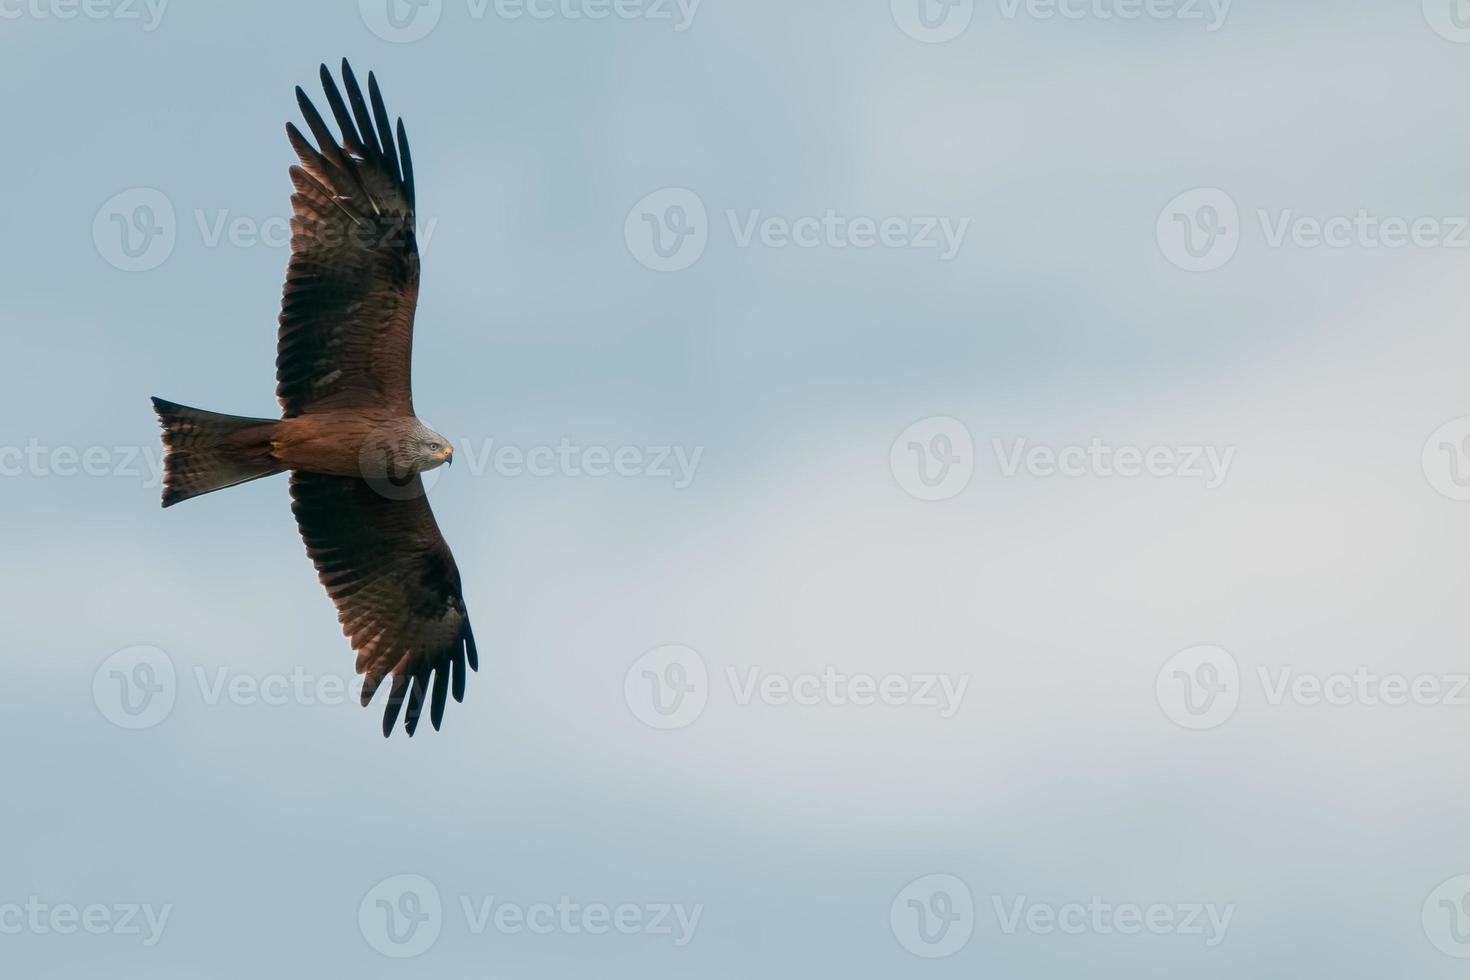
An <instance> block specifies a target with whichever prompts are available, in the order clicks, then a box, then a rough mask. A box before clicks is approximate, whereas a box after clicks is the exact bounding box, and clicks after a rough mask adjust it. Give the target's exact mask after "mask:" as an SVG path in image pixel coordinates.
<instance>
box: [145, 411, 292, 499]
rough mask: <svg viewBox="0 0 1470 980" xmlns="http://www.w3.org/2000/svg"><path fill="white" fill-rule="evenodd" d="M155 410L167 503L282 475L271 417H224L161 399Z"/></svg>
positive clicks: (274, 425) (164, 494)
mask: <svg viewBox="0 0 1470 980" xmlns="http://www.w3.org/2000/svg"><path fill="white" fill-rule="evenodd" d="M153 409H154V411H156V412H158V421H159V423H160V424H161V425H162V426H163V447H164V450H165V454H164V457H163V506H165V507H172V506H173V505H174V504H176V503H178V502H179V501H181V500H188V499H189V498H190V497H197V496H199V495H200V494H205V493H211V492H213V491H215V490H223V489H224V488H225V487H233V486H235V485H236V484H239V483H248V482H249V481H251V480H258V479H260V478H261V477H263V476H270V475H272V474H274V473H280V472H281V471H282V470H283V469H284V467H282V466H281V465H280V463H279V462H278V461H277V460H276V458H275V456H274V455H273V454H272V452H271V435H272V434H273V433H274V432H275V428H276V423H275V421H274V420H272V419H247V418H241V417H240V416H238V415H220V414H218V413H216V412H206V411H203V410H202V409H198V408H189V407H187V406H185V405H175V404H174V403H173V402H166V401H164V400H163V399H162V398H155V399H153Z"/></svg>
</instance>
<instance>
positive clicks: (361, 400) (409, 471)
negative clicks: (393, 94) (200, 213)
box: [153, 60, 479, 736]
mask: <svg viewBox="0 0 1470 980" xmlns="http://www.w3.org/2000/svg"><path fill="white" fill-rule="evenodd" d="M321 79H322V88H323V89H324V90H325V91H326V96H327V102H328V104H329V105H330V106H331V109H332V115H333V116H334V117H335V118H336V120H337V126H338V128H339V129H340V130H341V132H342V140H341V143H340V144H339V143H338V142H337V140H336V138H335V137H334V136H333V134H332V131H331V130H330V129H329V128H328V127H327V124H326V122H325V121H323V119H322V117H321V114H320V113H318V112H317V110H316V107H315V106H313V105H312V104H311V100H310V99H308V98H307V96H306V93H305V92H303V91H302V90H301V89H300V88H297V89H296V101H297V102H298V103H299V104H300V106H301V112H302V115H303V116H304V117H305V118H306V124H307V127H308V128H309V129H310V130H311V133H312V136H313V137H314V138H315V140H316V145H315V146H313V145H312V144H311V143H310V142H308V141H307V139H306V138H305V137H304V136H302V134H301V131H300V130H298V129H297V128H296V127H295V126H294V125H291V124H287V126H286V134H287V136H288V137H289V138H290V140H291V146H292V147H293V148H294V149H295V150H296V155H297V156H298V157H299V158H300V160H301V165H300V166H298V167H292V168H291V183H292V185H293V186H294V187H295V188H296V193H295V194H293V195H292V196H291V208H292V211H293V216H292V218H291V234H292V237H291V261H290V265H289V266H288V267H287V270H286V287H285V295H284V297H283V299H282V302H281V317H280V325H281V326H280V331H279V333H278V335H277V353H276V396H277V398H279V399H280V402H281V418H280V420H279V421H277V420H273V419H254V418H241V417H238V416H234V415H219V414H216V413H214V412H205V411H201V410H199V409H197V408H187V407H185V406H183V405H175V404H173V403H172V402H166V401H164V400H163V399H161V398H155V399H153V407H154V409H155V410H156V411H157V412H158V419H159V422H160V423H161V424H162V425H163V443H164V448H165V450H166V455H165V458H164V490H163V506H165V507H170V506H172V505H174V504H176V503H178V502H180V501H182V500H188V499H189V498H191V497H197V496H199V495H200V494H205V493H210V492H212V491H214V490H222V489H224V488H225V487H232V486H235V485H236V484H240V483H246V482H248V481H250V480H258V479H260V478H261V477H265V476H271V475H273V474H276V473H281V472H284V471H286V470H289V471H290V472H291V501H292V503H291V510H292V512H293V513H294V514H295V515H296V523H297V525H298V526H299V527H300V529H301V537H302V538H303V539H304V540H305V542H306V551H307V554H309V555H310V556H311V560H312V561H313V562H314V563H315V564H316V570H317V575H318V577H319V578H320V579H321V582H322V585H324V586H326V589H327V594H328V595H329V596H331V599H332V602H333V603H335V604H336V607H337V618H338V620H339V621H340V622H341V623H342V630H343V632H344V633H345V634H346V635H347V636H348V637H349V638H350V639H351V641H352V648H353V649H354V650H356V651H357V672H358V673H359V674H363V675H365V681H364V686H363V691H362V703H363V705H364V706H366V705H367V704H368V703H369V702H370V701H371V700H372V698H373V695H374V694H375V693H377V690H378V688H379V687H380V686H381V685H382V683H383V682H384V681H385V680H386V679H387V678H388V677H390V676H391V677H392V678H393V683H392V686H391V688H390V691H389V697H388V703H387V706H386V708H385V710H384V712H383V734H384V735H385V736H386V735H388V734H390V733H391V732H392V730H393V726H394V724H395V723H396V722H397V720H398V715H399V712H400V710H401V709H402V708H403V706H404V705H405V703H406V704H407V712H406V713H405V714H404V729H405V730H406V731H407V732H408V734H409V735H410V736H411V735H413V733H414V731H415V730H416V729H417V728H418V723H419V716H420V714H421V713H422V712H423V708H424V702H425V700H429V702H430V709H429V719H430V721H431V722H432V723H433V725H434V728H435V729H438V728H439V725H440V723H441V722H442V720H443V718H444V705H445V701H446V698H447V696H448V694H450V693H451V691H452V693H453V695H454V700H456V701H463V700H464V683H465V665H466V663H468V665H469V668H470V669H471V670H478V669H479V658H478V655H477V654H476V651H475V638H474V634H473V633H472V632H471V631H470V620H469V615H468V613H467V612H466V610H465V603H464V594H463V592H462V591H461V586H460V577H459V568H458V566H456V565H455V563H454V556H453V555H452V554H450V551H449V545H448V544H446V543H445V541H444V537H443V535H442V534H440V533H439V526H438V524H436V523H435V521H434V514H433V512H432V511H431V510H430V509H429V503H428V501H427V500H426V499H425V497H424V484H423V480H422V477H421V474H422V473H424V472H425V471H427V470H431V469H434V468H435V467H437V466H440V465H441V464H444V463H449V462H452V461H453V459H454V450H453V449H452V448H451V447H450V445H449V440H447V439H445V438H444V437H443V436H441V435H439V434H438V433H436V432H434V431H433V430H432V429H430V428H429V427H428V426H426V425H424V424H423V423H422V422H420V421H419V420H418V418H417V417H416V416H415V415H414V411H413V396H412V392H411V390H410V383H409V363H410V355H411V354H412V350H413V319H414V307H415V305H416V303H417V300H418V292H419V252H418V244H417V241H416V239H415V235H414V186H413V160H412V158H411V157H410V156H409V152H408V138H407V135H406V134H405V132H404V129H403V120H402V119H400V120H398V128H397V140H396V145H395V140H394V131H393V129H392V128H391V127H390V125H389V122H388V113H387V110H386V109H385V108H384V106H383V96H382V93H381V92H380V91H379V90H378V81H377V79H376V78H375V77H374V76H373V75H372V74H371V73H370V74H369V75H368V97H369V99H370V100H371V110H370V109H369V102H368V100H366V99H364V98H363V93H362V89H361V88H360V87H359V86H358V84H357V79H356V77H355V76H354V75H353V73H352V69H351V67H349V66H348V64H347V62H346V61H345V60H344V61H343V62H342V81H343V83H344V85H345V87H346V90H347V99H346V100H345V101H344V100H343V98H342V94H341V92H339V91H338V89H337V85H336V83H335V82H334V81H333V79H332V74H331V72H329V71H328V70H327V67H326V66H325V65H323V66H322V69H321ZM349 106H350V108H349ZM431 690H432V698H431V695H430V692H431Z"/></svg>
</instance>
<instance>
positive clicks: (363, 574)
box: [291, 471, 479, 735]
mask: <svg viewBox="0 0 1470 980" xmlns="http://www.w3.org/2000/svg"><path fill="white" fill-rule="evenodd" d="M291 501H292V502H291V510H292V512H293V513H294V514H295V515H296V523H297V525H298V526H300V528H301V537H302V538H303V539H304V540H305V541H306V550H307V553H308V554H310V555H311V560H312V561H313V562H314V563H315V564H316V570H317V574H318V576H319V577H320V578H321V581H322V584H323V585H324V586H326V588H327V594H328V595H330V596H331V597H332V602H333V603H335V604H336V606H337V618H338V619H339V620H340V621H341V623H342V631H343V632H344V633H346V634H347V636H348V637H350V638H351V640H352V648H353V649H354V650H356V651H357V672H358V673H359V674H365V675H366V686H365V687H364V688H363V692H362V703H363V705H364V706H366V705H367V704H368V702H369V701H371V700H372V698H373V695H374V694H375V693H376V692H377V690H378V688H379V686H381V685H382V683H383V681H384V680H385V679H386V678H387V677H388V676H389V675H390V674H391V675H392V677H393V686H392V689H391V693H390V695H389V699H388V704H387V707H386V708H385V710H384V712H383V734H384V735H388V734H389V733H391V732H392V730H393V725H394V724H395V723H396V722H397V720H398V714H399V711H400V709H401V708H402V707H403V705H404V704H405V703H407V705H408V710H407V713H406V714H405V715H404V728H405V730H406V731H407V732H408V734H409V735H412V734H413V733H414V731H415V729H417V728H418V723H419V716H420V714H421V713H422V712H423V709H424V702H425V700H426V698H427V697H429V694H430V691H431V689H432V700H431V701H430V712H429V718H430V720H431V721H432V722H433V725H434V728H435V729H437V728H438V727H439V724H440V722H441V721H442V720H443V718H444V705H445V698H446V695H447V694H449V693H451V691H452V693H453V695H454V700H456V701H463V700H464V682H465V665H466V664H468V665H469V668H470V669H471V670H478V669H479V657H478V655H477V654H476V652H475V637H474V634H473V633H472V632H471V631H470V620H469V615H468V613H467V612H466V610H465V604H464V595H463V593H462V591H461V589H460V579H459V568H458V566H456V565H455V563H454V556H453V555H452V554H450V552H449V545H448V544H446V543H445V541H444V536H443V535H442V534H440V533H439V525H438V524H437V523H435V521H434V514H433V511H431V510H430V509H429V502H428V500H427V499H426V498H425V497H424V487H423V482H422V481H421V480H420V479H419V478H418V477H414V480H413V483H412V484H411V485H409V486H408V487H405V488H403V497H402V499H398V495H397V494H395V495H394V497H393V498H390V497H388V496H385V495H384V494H383V493H382V492H380V490H378V489H375V488H374V487H373V486H372V484H370V483H368V482H367V481H366V480H359V479H357V478H355V477H344V476H323V475H320V474H316V473H304V472H300V471H297V472H295V473H293V474H292V475H291Z"/></svg>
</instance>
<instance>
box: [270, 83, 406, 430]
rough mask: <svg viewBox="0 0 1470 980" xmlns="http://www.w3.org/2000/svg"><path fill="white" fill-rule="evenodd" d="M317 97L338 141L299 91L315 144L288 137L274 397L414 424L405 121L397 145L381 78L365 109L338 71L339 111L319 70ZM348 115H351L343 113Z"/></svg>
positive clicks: (302, 406)
mask: <svg viewBox="0 0 1470 980" xmlns="http://www.w3.org/2000/svg"><path fill="white" fill-rule="evenodd" d="M321 75H322V88H323V89H325V91H326V95H327V102H328V103H329V104H330V106H331V109H332V115H333V116H334V117H336V120H337V126H338V128H340V129H341V131H342V142H341V144H340V145H339V144H338V143H337V140H336V139H335V138H334V137H333V135H332V131H331V130H330V129H328V128H327V124H326V122H324V121H323V119H322V117H321V114H320V113H318V112H317V110H316V107H315V106H313V105H312V104H311V100H310V99H308V98H307V97H306V93H305V92H303V91H302V90H301V89H300V88H297V89H296V101H297V102H298V103H300V105H301V112H302V115H303V116H305V118H306V124H307V127H308V128H309V129H310V130H311V133H312V136H314V137H315V138H316V146H312V145H311V143H309V142H308V141H307V139H306V137H304V136H303V135H302V134H301V131H300V130H299V129H297V128H296V127H295V125H293V124H287V126H286V133H287V135H288V136H289V137H290V139H291V145H292V146H293V147H294V148H295V150H296V155H297V156H298V157H300V158H301V166H299V167H292V168H291V183H292V184H293V185H294V186H295V188H296V193H295V194H293V195H291V207H292V211H293V215H292V218H291V263H290V266H289V267H288V268H287V271H286V286H285V295H284V296H283V298H282V301H281V329H280V333H279V336H278V343H277V353H276V395H277V397H279V398H280V400H281V410H282V412H283V413H284V414H285V415H286V416H287V417H291V416H295V415H301V414H303V413H305V412H307V411H310V410H312V409H316V408H354V407H362V406H366V405H373V406H377V407H383V408H389V409H392V410H396V411H399V412H402V413H403V414H404V415H412V414H413V395H412V392H411V390H410V387H409V362H410V358H411V355H412V350H413V315H414V308H415V306H416V304H417V302H418V292H419V251H418V242H417V240H416V238H415V235H414V190H413V160H412V158H411V157H410V156H409V152H408V137H407V135H406V134H405V132H404V129H403V120H402V119H400V120H398V130H397V146H396V147H395V146H394V132H393V130H392V129H391V128H390V124H389V122H388V112H387V110H386V109H385V108H384V107H383V96H382V93H381V92H379V90H378V82H377V79H376V78H374V77H373V76H372V75H371V74H369V75H368V94H369V98H370V99H371V100H372V107H371V109H369V107H368V103H367V101H365V100H364V99H363V95H362V89H361V88H360V87H359V86H358V84H357V79H356V77H354V76H353V74H352V69H351V67H349V66H348V64H347V62H346V61H345V60H344V61H343V62H342V81H343V82H344V83H345V85H346V87H347V101H346V102H344V101H343V99H342V95H341V93H340V92H339V91H338V90H337V85H336V83H335V82H333V81H332V74H331V72H329V71H328V70H327V67H326V66H325V65H323V66H322V71H321ZM349 106H350V108H349Z"/></svg>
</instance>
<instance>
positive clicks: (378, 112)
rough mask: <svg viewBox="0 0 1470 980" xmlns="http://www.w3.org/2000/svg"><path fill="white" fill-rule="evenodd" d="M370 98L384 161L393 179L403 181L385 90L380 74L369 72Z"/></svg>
mask: <svg viewBox="0 0 1470 980" xmlns="http://www.w3.org/2000/svg"><path fill="white" fill-rule="evenodd" d="M368 98H369V99H371V100H372V104H373V121H374V122H375V123H377V126H378V143H379V144H381V145H382V147H383V162H384V163H386V164H387V165H388V172H389V173H390V174H391V175H392V177H393V179H394V180H396V181H398V182H399V183H400V184H401V183H403V174H402V173H401V172H400V171H399V169H398V151H397V150H395V149H394V148H393V124H392V123H391V122H389V121H388V107H387V106H385V105H384V104H383V92H382V89H380V88H378V76H377V75H376V74H374V73H373V72H368Z"/></svg>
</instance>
